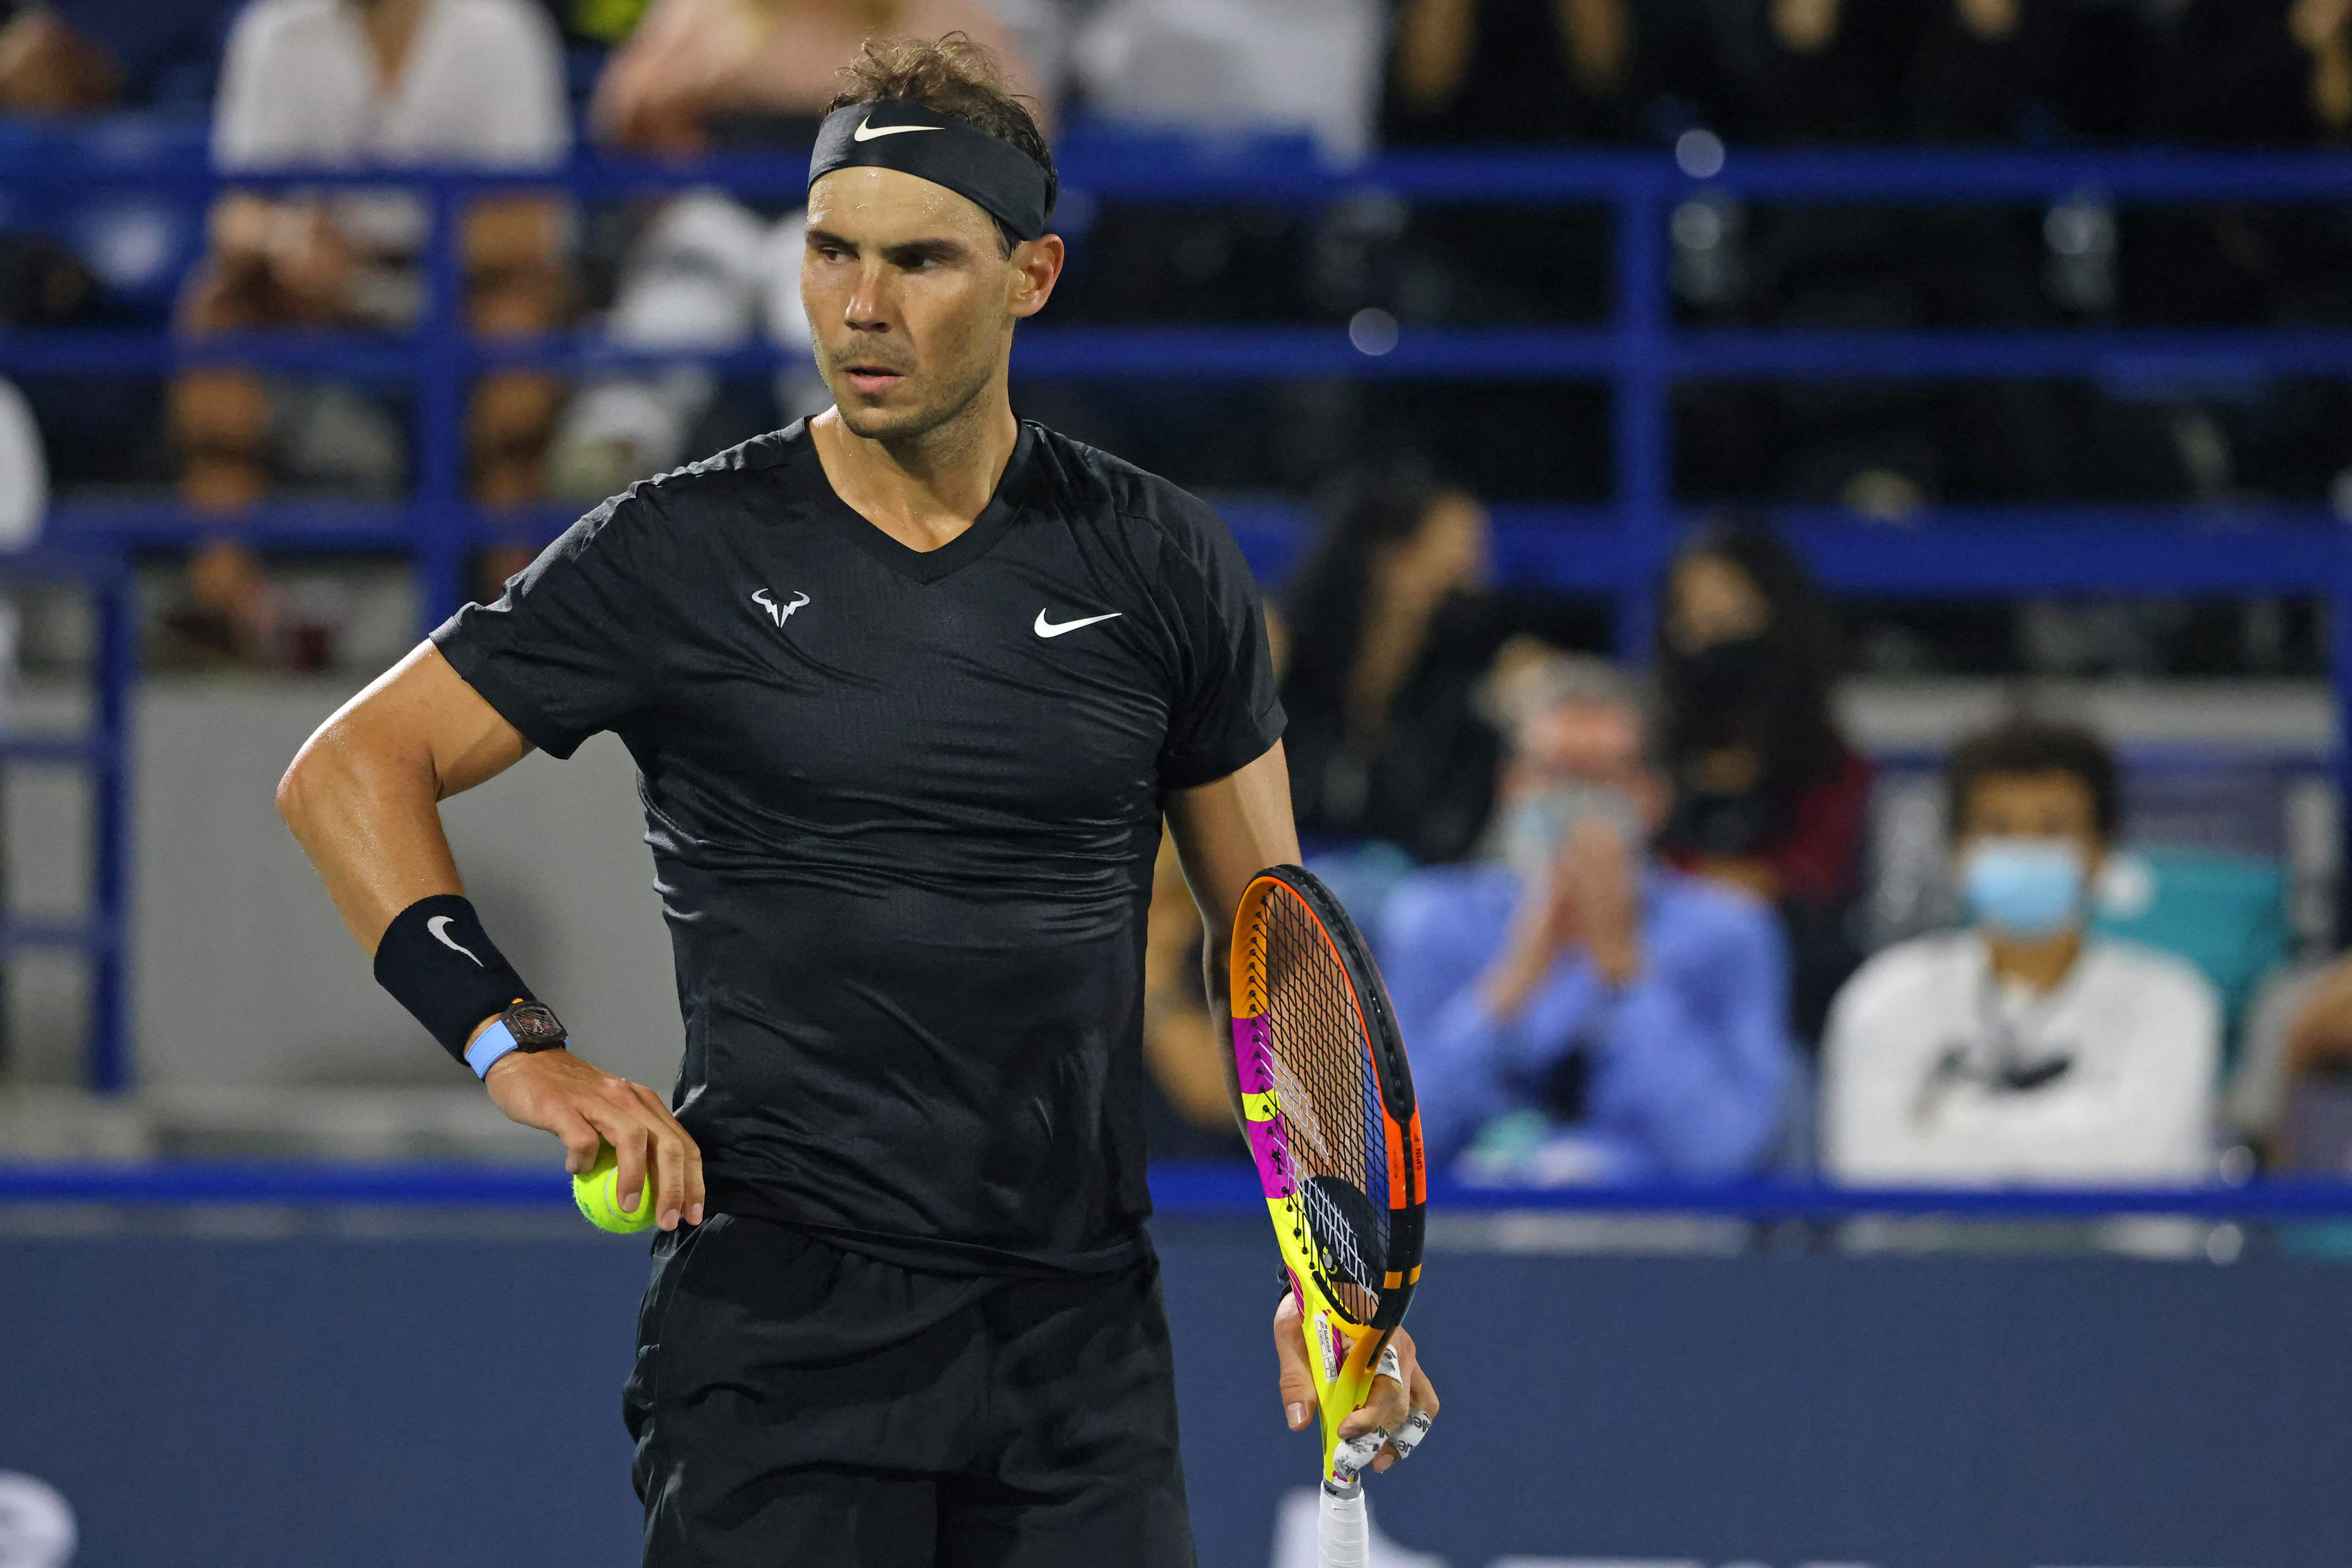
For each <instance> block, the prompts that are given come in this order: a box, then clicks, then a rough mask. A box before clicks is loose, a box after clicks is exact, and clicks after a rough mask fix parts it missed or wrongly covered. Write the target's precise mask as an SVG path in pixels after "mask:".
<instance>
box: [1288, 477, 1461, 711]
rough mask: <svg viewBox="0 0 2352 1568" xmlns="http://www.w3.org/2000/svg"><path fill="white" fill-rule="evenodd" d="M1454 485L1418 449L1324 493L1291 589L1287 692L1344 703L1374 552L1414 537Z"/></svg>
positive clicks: (1360, 634)
mask: <svg viewBox="0 0 2352 1568" xmlns="http://www.w3.org/2000/svg"><path fill="white" fill-rule="evenodd" d="M1452 488H1453V487H1451V486H1449V485H1447V484H1445V483H1444V481H1443V480H1441V479H1439V478H1438V475H1437V471H1436V470H1435V469H1434V468H1432V467H1431V466H1430V464H1429V463H1428V462H1427V461H1426V460H1425V459H1423V458H1421V457H1419V456H1417V455H1414V454H1410V453H1408V454H1404V455H1402V456H1399V457H1394V458H1381V459H1378V460H1376V461H1373V462H1370V463H1366V464H1364V465H1362V466H1360V467H1358V468H1351V469H1349V470H1348V471H1347V472H1346V473H1344V474H1342V475H1341V476H1340V477H1339V479H1337V480H1335V481H1333V483H1332V484H1331V485H1330V486H1329V488H1328V489H1326V491H1325V492H1324V494H1323V496H1322V497H1321V498H1320V501H1321V505H1320V507H1319V510H1321V511H1322V513H1323V530H1322V531H1321V532H1320V533H1318V535H1317V536H1316V539H1315V543H1314V546H1313V548H1312V549H1310V550H1309V551H1308V552H1307V559H1306V562H1305V563H1304V564H1303V565H1301V566H1300V567H1299V569H1298V572H1297V575H1295V576H1293V577H1292V578H1291V580H1290V587H1289V591H1288V593H1287V594H1286V595H1285V596H1284V597H1285V602H1286V607H1287V608H1288V609H1289V611H1290V668H1289V671H1288V673H1287V676H1286V679H1285V680H1284V681H1283V689H1284V690H1285V692H1286V693H1290V694H1295V695H1297V696H1301V697H1307V698H1309V699H1311V700H1313V702H1314V703H1315V705H1317V706H1321V707H1331V708H1336V707H1338V706H1339V705H1340V704H1341V703H1343V702H1344V701H1345V700H1346V697H1347V689H1348V676H1349V671H1350V670H1351V669H1353V668H1355V664H1356V648H1357V645H1358V643H1359V642H1360V641H1361V640H1362V637H1363V629H1364V626H1363V623H1364V599H1365V595H1367V593H1368V592H1369V591H1370V582H1371V574H1372V555H1373V552H1376V551H1378V550H1379V549H1380V548H1381V546H1382V545H1384V544H1394V543H1397V542H1401V541H1403V540H1407V539H1411V538H1412V536H1413V534H1414V533H1415V532H1417V531H1419V530H1420V528H1421V525H1422V522H1423V521H1424V520H1425V519H1426V518H1427V517H1428V516H1429V509H1430V508H1431V507H1432V506H1434V505H1435V504H1436V502H1437V500H1438V498H1439V497H1440V496H1443V495H1444V494H1445V493H1447V491H1448V490H1449V489H1452Z"/></svg>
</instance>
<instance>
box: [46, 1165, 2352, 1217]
mask: <svg viewBox="0 0 2352 1568" xmlns="http://www.w3.org/2000/svg"><path fill="white" fill-rule="evenodd" d="M1150 1176H1151V1197H1152V1205H1153V1207H1154V1209H1155V1210H1156V1211H1157V1212H1158V1213H1159V1214H1160V1215H1161V1216H1162V1217H1163V1218H1171V1219H1183V1218H1199V1219H1212V1218H1227V1217H1234V1218H1255V1217H1257V1216H1259V1215H1263V1214H1264V1213H1265V1198H1264V1196H1263V1195H1262V1194H1260V1192H1259V1190H1258V1184H1257V1175H1256V1173H1255V1172H1254V1171H1253V1170H1252V1169H1251V1168H1250V1167H1249V1166H1248V1165H1246V1164H1244V1163H1239V1162H1235V1163H1213V1162H1197V1163H1196V1162H1183V1163H1160V1164H1156V1165H1154V1166H1153V1167H1152V1168H1151V1173H1150ZM571 1201H572V1186H571V1183H570V1182H569V1181H568V1180H567V1179H566V1178H565V1177H564V1175H563V1173H562V1171H561V1170H560V1169H552V1168H550V1167H549V1166H537V1167H533V1166H522V1165H484V1164H427V1163H417V1164H392V1165H369V1164H344V1163H321V1162H312V1161H270V1162H229V1161H222V1162H212V1161H165V1162H161V1163H141V1164H105V1163H69V1164H0V1205H10V1204H16V1205H68V1204H70V1205H90V1204H102V1205H158V1206H172V1207H182V1206H192V1205H226V1204H236V1205H279V1206H285V1207H294V1208H328V1207H351V1206H357V1207H373V1206H383V1207H394V1208H431V1207H513V1208H549V1207H562V1206H566V1205H570V1203H571ZM1430 1203H1431V1205H1432V1206H1433V1207H1436V1208H1441V1209H1446V1210H1452V1211H1454V1212H1463V1213H1477V1212H1487V1213H1494V1212H1506V1211H1507V1212H1521V1211H1528V1210H1548V1211H1553V1212H1568V1213H1592V1214H1673V1215H1719V1216H1724V1217H1729V1218H1755V1219H1780V1218H1787V1219H1836V1218H1841V1217H1849V1216H1853V1215H1946V1216H1951V1217H1957V1218H1973V1219H2021V1220H2063V1219H2082V1218H2096V1217H2102V1216H2106V1215H2197V1216H2200V1217H2207V1218H2212V1219H2271V1220H2294V1219H2352V1183H2346V1182H2332V1181H2310V1180H2279V1181H2257V1182H2250V1183H2246V1184H2241V1185H2229V1184H2213V1185H2210V1186H2196V1187H2088V1188H2063V1189H2062V1188H2033V1187H1967V1188H1936V1187H1916V1186H1915V1187H1883V1188H1865V1187H1841V1186H1834V1185H1832V1184H1827V1183H1821V1182H1792V1181H1743V1182H1733V1183H1726V1184H1687V1185H1685V1184H1673V1183H1652V1184H1640V1185H1631V1186H1591V1187H1547V1188H1527V1187H1486V1186H1471V1185H1467V1184H1464V1183H1461V1182H1457V1181H1454V1180H1451V1179H1449V1178H1446V1177H1444V1176H1442V1175H1441V1176H1437V1177H1434V1178H1433V1179H1432V1181H1431V1184H1430Z"/></svg>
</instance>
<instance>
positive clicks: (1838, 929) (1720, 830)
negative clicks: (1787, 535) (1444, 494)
mask: <svg viewBox="0 0 2352 1568" xmlns="http://www.w3.org/2000/svg"><path fill="white" fill-rule="evenodd" d="M1657 622H1658V648H1657V655H1656V668H1657V670H1658V676H1659V695H1660V700H1661V708H1662V715H1661V716H1662V719H1663V726H1664V731H1665V745H1666V762H1667V766H1668V768H1669V770H1670V771H1671V773H1672V775H1673V779H1674V786H1675V808H1674V814H1673V816H1671V817H1670V818H1669V819H1668V820H1667V823H1666V826H1665V831H1664V834H1663V836H1662V837H1661V840H1660V848H1661V851H1662V853H1663V854H1664V856H1665V858H1667V860H1668V861H1669V862H1670V863H1671V864H1673V865H1675V866H1676V867H1678V868H1681V869H1683V870H1685V871H1690V872H1694V873H1696V874H1697V875H1699V876H1703V877H1708V878H1712V879H1715V880H1717V881H1720V882H1726V883H1728V884H1730V885H1731V886H1734V887H1738V888H1744V889H1747V890H1748V891H1749V892H1751V893H1753V894H1755V895H1756V896H1757V897H1758V898H1759V899H1761V900H1764V901H1765V902H1766V903H1768V904H1770V905H1772V906H1773V907H1774V908H1776V909H1777V910H1780V918H1781V921H1782V923H1783V924H1784V925H1785V926H1786V927H1787V929H1788V932H1789V942H1790V956H1791V960H1792V963H1794V965H1795V969H1794V982H1793V991H1792V994H1791V1024H1792V1026H1793V1027H1794V1029H1795V1031H1796V1034H1797V1037H1798V1038H1799V1039H1800V1040H1801V1041H1802V1042H1803V1043H1804V1044H1805V1045H1806V1046H1808V1047H1811V1044H1812V1043H1813V1042H1814V1041H1816V1040H1818V1039H1819V1038H1820V1037H1821V1027H1822V1019H1823V1018H1824V1017H1825V1016H1827V1015H1828V1012H1829V1005H1830V998H1831V997H1832V996H1834V995H1835V994H1837V988H1838V987H1839V986H1840V985H1842V984H1844V983H1845V979H1846V976H1848V975H1850V974H1852V973H1853V970H1854V966H1855V965H1856V964H1858V963H1861V962H1862V952H1861V950H1860V948H1859V947H1858V946H1857V945H1856V944H1855V942H1854V941H1853V936H1852V935H1851V934H1850V932H1849V931H1848V924H1849V919H1848V917H1849V916H1850V915H1851V914H1852V912H1853V906H1854V902H1855V900H1857V899H1859V898H1860V897H1861V892H1862V849H1863V840H1864V831H1865V829H1866V828H1867V826H1868V819H1869V814H1870V765H1869V763H1865V762H1864V761H1863V759H1862V758H1861V757H1859V756H1857V755H1856V754H1855V753H1854V752H1853V748H1851V747H1849V746H1848V745H1847V744H1846V743H1845V742H1844V740H1843V738H1842V737H1841V736H1840V735H1839V733H1838V730H1837V725H1836V722H1835V721H1834V720H1833V719H1832V716H1831V713H1830V686H1831V682H1832V679H1833V678H1834V677H1835V674H1836V649H1835V637H1834V631H1833V626H1834V617H1833V616H1832V612H1831V609H1830V606H1829V605H1828V604H1827V603H1826V602H1825V601H1824V600H1823V599H1822V595H1821V594H1820V592H1819V591H1818V590H1817V589H1816V588H1815V587H1814V586H1813V582H1812V578H1811V574H1809V573H1808V572H1807V571H1806V570H1805V567H1804V564H1803V563H1801V561H1799V560H1798V558H1797V556H1796V555H1795V553H1794V552H1791V551H1790V549H1789V548H1788V547H1787V546H1786V545H1784V544H1782V543H1781V542H1780V541H1779V540H1777V539H1775V538H1773V537H1772V536H1771V535H1770V534H1769V533H1766V532H1764V531H1761V530H1760V529H1755V528H1747V527H1725V528H1718V529H1715V530H1712V531H1708V532H1706V533H1703V534H1701V535H1700V536H1699V537H1698V538H1697V539H1696V540H1695V541H1694V542H1692V543H1690V544H1689V545H1688V546H1686V547H1685V549H1684V550H1683V552H1681V554H1680V555H1679V556H1677V557H1676V558H1675V563H1674V564H1673V566H1672V567H1671V568H1669V570H1668V571H1667V574H1666V579H1665V586H1664V594H1663V595H1662V596H1661V600H1660V603H1659V605H1658V616H1657Z"/></svg>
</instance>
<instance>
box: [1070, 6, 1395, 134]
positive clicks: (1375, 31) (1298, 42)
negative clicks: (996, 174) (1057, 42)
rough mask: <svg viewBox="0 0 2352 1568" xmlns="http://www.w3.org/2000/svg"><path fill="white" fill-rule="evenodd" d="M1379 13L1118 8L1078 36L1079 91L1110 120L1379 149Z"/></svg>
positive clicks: (1106, 9) (1382, 27)
mask: <svg viewBox="0 0 2352 1568" xmlns="http://www.w3.org/2000/svg"><path fill="white" fill-rule="evenodd" d="M1386 40H1387V28H1386V20H1385V17H1384V16H1383V14H1382V11H1381V7H1380V6H1379V5H1374V4H1371V3H1370V0H1287V3H1286V4H1284V5H1260V4H1255V3H1254V0H1110V3H1109V4H1108V5H1105V6H1103V7H1102V9H1101V10H1099V11H1097V13H1096V14H1095V15H1094V16H1092V17H1091V18H1090V19H1088V21H1087V24H1086V26H1085V29H1084V31H1082V32H1081V33H1080V34H1079V35H1078V38H1077V42H1076V47H1075V49H1074V50H1073V64H1074V65H1075V66H1076V75H1077V79H1078V83H1079V85H1080V86H1081V87H1083V88H1084V89H1086V93H1087V101H1088V103H1089V104H1090V106H1091V107H1092V108H1093V109H1094V110H1095V111H1096V112H1097V113H1098V114H1100V115H1102V116H1103V117H1104V118H1105V119H1108V120H1118V121H1128V122H1129V123H1132V124H1140V125H1166V126H1180V127H1182V128H1185V129H1187V130H1192V131H1196V132H1207V133H1209V134H1212V135H1224V136H1231V135H1234V134H1237V133H1243V132H1266V131H1310V132H1314V134H1315V136H1316V138H1317V140H1318V141H1319V142H1321V143H1322V144H1323V147H1324V149H1325V151H1326V152H1328V153H1331V154H1332V155H1333V156H1335V157H1339V158H1357V157H1360V156H1362V155H1363V154H1364V153H1366V152H1367V151H1369V150H1370V145H1371V140H1372V118H1373V115H1374V113H1375V111H1376V110H1377V108H1378V103H1379V98H1380V68H1381V48H1382V47H1383V46H1384V44H1385V43H1386Z"/></svg>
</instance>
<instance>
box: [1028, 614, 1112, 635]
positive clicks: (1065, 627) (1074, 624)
mask: <svg viewBox="0 0 2352 1568" xmlns="http://www.w3.org/2000/svg"><path fill="white" fill-rule="evenodd" d="M1125 613H1126V612H1125V611H1123V610H1113V611H1112V612H1111V613H1110V614H1109V615H1107V616H1087V618H1086V619H1085V620H1083V621H1064V622H1063V623H1062V624H1061V625H1060V626H1055V624H1054V623H1053V622H1051V621H1049V620H1047V619H1046V618H1045V611H1043V610H1040V611H1038V612H1037V624H1036V626H1034V627H1033V628H1031V629H1032V630H1034V631H1035V632H1036V634H1037V635H1038V636H1039V637H1060V636H1061V635H1062V634H1063V633H1064V632H1074V631H1076V630H1077V629H1078V628H1079V627H1080V626H1093V625H1094V624H1095V623H1096V622H1097V621H1115V620H1117V619H1118V617H1119V616H1122V615H1124V614H1125Z"/></svg>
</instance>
